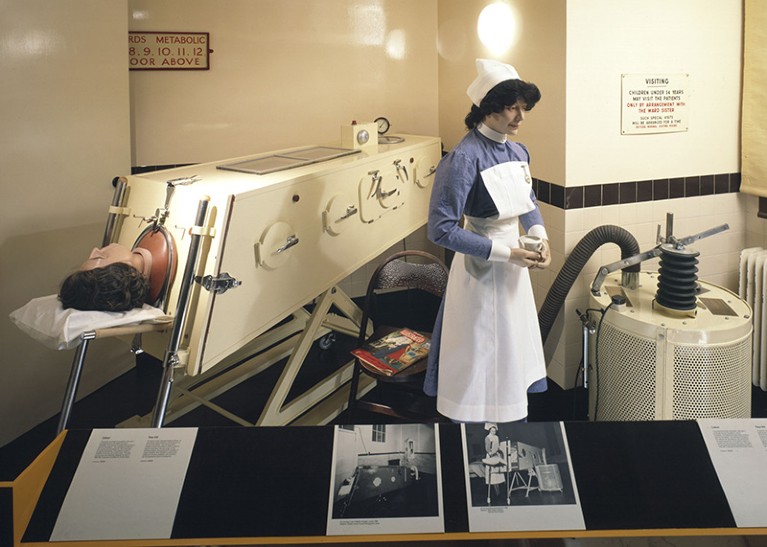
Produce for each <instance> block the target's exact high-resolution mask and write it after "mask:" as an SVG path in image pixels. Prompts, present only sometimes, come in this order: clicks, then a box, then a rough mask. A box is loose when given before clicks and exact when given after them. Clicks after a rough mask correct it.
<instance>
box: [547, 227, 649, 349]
mask: <svg viewBox="0 0 767 547" xmlns="http://www.w3.org/2000/svg"><path fill="white" fill-rule="evenodd" d="M605 243H615V244H616V245H618V246H619V247H620V248H621V260H623V259H625V258H629V257H632V256H635V255H638V254H639V252H640V251H639V244H638V243H637V240H636V238H635V237H634V236H633V235H631V233H629V232H628V231H626V230H624V229H623V228H621V227H620V226H613V225H610V224H607V225H604V226H597V227H596V228H594V229H593V230H591V231H590V232H589V233H588V234H586V235H585V236H583V239H581V240H580V241H579V242H578V244H577V245H576V246H575V248H574V249H573V251H572V252H571V253H570V256H568V257H567V260H566V261H565V264H564V265H563V266H562V269H561V270H560V272H559V275H557V278H556V279H555V280H554V283H552V284H551V288H550V289H549V292H548V293H547V294H546V300H544V301H543V305H542V306H541V309H540V310H539V311H538V323H539V325H540V328H541V338H542V340H543V342H544V343H545V342H546V338H548V336H549V332H550V331H551V327H552V325H553V324H554V320H555V319H556V318H557V315H558V314H559V310H560V309H561V308H562V304H564V303H565V298H566V297H567V293H569V292H570V288H571V287H572V286H573V283H575V280H576V279H578V275H579V274H580V273H581V270H582V269H583V267H584V266H585V265H586V262H588V260H589V259H590V258H591V255H593V254H594V252H595V251H596V250H597V249H599V247H601V246H602V245H604V244H605ZM623 271H626V272H638V271H639V264H634V265H633V266H628V267H626V268H623Z"/></svg>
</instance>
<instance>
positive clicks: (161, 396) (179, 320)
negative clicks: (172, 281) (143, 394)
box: [152, 197, 210, 427]
mask: <svg viewBox="0 0 767 547" xmlns="http://www.w3.org/2000/svg"><path fill="white" fill-rule="evenodd" d="M209 202H210V198H207V197H206V198H203V199H201V200H200V201H199V203H198V205H197V215H196V216H195V222H194V225H195V227H201V226H204V224H205V216H206V214H207V211H208V204H209ZM193 232H194V231H193ZM191 237H192V240H191V242H190V243H189V256H188V257H187V260H186V267H185V268H184V275H183V276H182V278H181V288H180V289H179V295H178V302H177V304H176V315H175V317H174V321H173V330H172V331H171V334H170V340H169V341H168V347H167V349H166V350H165V355H164V358H163V379H162V383H161V385H160V390H159V392H158V394H157V402H156V403H155V407H154V416H153V417H152V427H162V424H163V421H164V420H165V411H166V408H167V406H168V401H169V399H170V392H171V389H172V387H173V377H174V374H175V369H176V367H177V366H178V365H179V358H178V348H179V345H180V344H181V337H182V335H183V332H184V326H185V324H186V316H187V314H188V312H189V297H190V295H191V292H192V285H193V284H194V277H195V273H196V271H195V270H196V267H197V259H198V258H199V255H200V244H201V239H202V236H201V235H200V234H199V233H192V236H191Z"/></svg>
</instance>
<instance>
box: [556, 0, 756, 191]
mask: <svg viewBox="0 0 767 547" xmlns="http://www.w3.org/2000/svg"><path fill="white" fill-rule="evenodd" d="M742 17H743V10H742V0H671V1H668V2H664V3H663V5H662V6H658V7H657V8H653V9H647V8H646V7H644V6H641V5H639V4H637V3H636V2H631V1H628V0H618V1H615V0H577V1H570V2H567V80H566V88H567V140H566V142H567V151H566V154H567V177H566V179H565V181H564V182H565V185H566V186H579V185H589V184H595V183H604V182H623V181H634V180H648V179H658V178H669V177H678V176H690V175H696V174H712V173H734V172H738V171H739V170H740V93H741V70H742V66H741V57H742V43H741V42H742V36H741V35H742ZM605 44H609V46H607V47H606V46H605ZM647 73H653V74H663V73H668V74H689V90H688V101H687V103H688V113H689V130H688V131H686V132H680V133H663V134H656V135H621V132H620V128H621V117H620V116H621V108H620V107H621V101H620V97H621V95H620V92H621V74H647ZM560 183H561V181H560Z"/></svg>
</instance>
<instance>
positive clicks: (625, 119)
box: [621, 74, 690, 135]
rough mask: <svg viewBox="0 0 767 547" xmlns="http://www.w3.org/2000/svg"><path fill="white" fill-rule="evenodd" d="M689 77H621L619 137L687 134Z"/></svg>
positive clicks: (678, 75)
mask: <svg viewBox="0 0 767 547" xmlns="http://www.w3.org/2000/svg"><path fill="white" fill-rule="evenodd" d="M689 95H690V89H689V74H622V75H621V134H622V135H637V134H644V133H674V132H680V131H687V126H688V111H687V110H688V104H687V101H688V99H689Z"/></svg>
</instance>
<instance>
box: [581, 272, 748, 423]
mask: <svg viewBox="0 0 767 547" xmlns="http://www.w3.org/2000/svg"><path fill="white" fill-rule="evenodd" d="M660 275H662V272H661V274H660ZM660 275H659V274H657V273H650V272H640V273H639V283H638V287H637V288H636V289H630V288H626V287H622V286H621V284H620V272H617V273H616V274H614V275H610V276H608V278H607V279H606V281H605V283H604V285H603V286H602V287H601V288H600V291H599V295H592V297H591V306H592V308H598V309H603V310H604V309H606V311H605V312H604V314H599V313H597V314H596V315H597V317H594V316H593V317H594V319H595V320H596V323H595V326H596V329H595V333H594V334H592V335H591V336H590V340H589V346H590V348H589V354H590V356H589V367H588V369H589V370H588V374H589V376H588V381H589V384H588V391H589V416H590V418H591V419H592V420H684V419H696V418H749V417H750V416H751V338H752V323H751V308H750V307H749V305H748V304H747V303H746V302H744V301H743V300H742V299H740V298H739V297H738V296H737V295H736V294H734V293H732V292H730V291H729V290H727V289H724V288H722V287H719V286H717V285H713V284H711V283H706V282H704V281H699V282H697V286H698V289H697V291H696V292H697V295H696V297H694V299H693V302H694V305H693V306H692V307H689V306H684V307H685V308H688V309H679V310H677V309H669V308H668V307H666V306H664V305H662V304H659V303H658V298H657V294H656V293H657V291H658V284H659V278H660ZM616 296H617V297H618V298H615V299H614V298H613V297H616ZM620 297H623V298H625V300H626V302H625V304H622V305H621V304H618V305H615V304H613V305H611V303H612V302H613V301H614V300H616V301H618V302H620V301H621V298H620ZM608 306H609V307H608ZM592 313H593V312H592ZM599 315H601V318H600V317H598V316H599Z"/></svg>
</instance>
